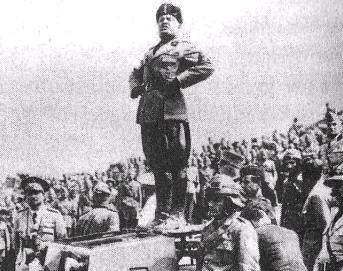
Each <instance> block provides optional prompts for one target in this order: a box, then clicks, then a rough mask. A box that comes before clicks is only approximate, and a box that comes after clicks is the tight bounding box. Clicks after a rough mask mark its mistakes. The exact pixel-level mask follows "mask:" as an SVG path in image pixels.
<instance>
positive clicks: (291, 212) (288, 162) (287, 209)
mask: <svg viewBox="0 0 343 271" xmlns="http://www.w3.org/2000/svg"><path fill="white" fill-rule="evenodd" d="M283 163H284V166H285V168H286V174H287V178H286V180H285V182H284V186H283V196H282V199H283V201H282V208H281V226H283V227H285V228H288V229H291V230H294V231H295V232H296V233H297V234H298V235H299V240H300V244H301V243H302V237H303V231H304V227H303V222H302V208H303V206H304V203H305V200H306V198H305V195H304V192H303V189H304V188H303V180H302V175H301V155H300V152H299V151H298V150H295V149H290V150H288V152H287V153H286V154H285V156H284V159H283Z"/></svg>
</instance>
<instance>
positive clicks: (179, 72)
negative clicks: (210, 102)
mask: <svg viewBox="0 0 343 271" xmlns="http://www.w3.org/2000/svg"><path fill="white" fill-rule="evenodd" d="M212 73H213V67H212V64H211V62H210V60H209V59H208V58H207V57H206V56H205V55H204V54H203V53H202V52H201V51H199V50H198V49H197V48H196V47H195V46H194V45H193V44H191V43H190V42H188V41H186V40H182V39H179V38H175V39H173V40H171V41H169V42H167V43H165V44H162V43H160V44H158V45H157V46H155V47H153V48H151V49H150V50H149V51H148V52H147V54H146V55H145V57H144V60H143V61H142V62H141V64H140V66H139V67H138V68H137V69H134V71H133V72H132V74H131V76H130V79H129V82H130V88H131V97H132V98H137V97H138V96H139V95H141V98H140V101H139V106H138V111H137V123H139V124H140V125H141V135H142V145H143V151H144V154H145V156H146V159H147V163H148V164H149V166H150V167H151V169H152V170H153V172H154V175H155V180H156V196H157V209H158V210H157V211H158V213H159V212H167V213H168V212H169V211H170V209H171V208H172V201H173V193H174V192H175V191H174V190H175V189H174V187H173V183H174V181H175V180H176V179H177V176H178V174H179V172H180V171H181V170H182V168H184V167H186V166H187V161H188V158H189V155H190V131H189V125H188V117H187V110H186V102H185V99H184V96H183V94H182V92H181V89H184V88H187V87H189V86H192V85H194V84H196V83H198V82H200V81H202V80H205V79H206V78H208V77H209V76H210V75H211V74H212ZM175 79H177V81H178V82H179V87H177V89H173V90H171V89H168V88H166V85H167V83H168V82H170V81H172V80H175ZM142 85H144V92H143V93H135V91H134V90H135V88H137V87H139V86H142Z"/></svg>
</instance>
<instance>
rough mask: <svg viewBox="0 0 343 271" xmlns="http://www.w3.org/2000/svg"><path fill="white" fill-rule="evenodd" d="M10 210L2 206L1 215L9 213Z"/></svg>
mask: <svg viewBox="0 0 343 271" xmlns="http://www.w3.org/2000/svg"><path fill="white" fill-rule="evenodd" d="M9 214H10V211H9V210H8V209H7V208H0V215H9Z"/></svg>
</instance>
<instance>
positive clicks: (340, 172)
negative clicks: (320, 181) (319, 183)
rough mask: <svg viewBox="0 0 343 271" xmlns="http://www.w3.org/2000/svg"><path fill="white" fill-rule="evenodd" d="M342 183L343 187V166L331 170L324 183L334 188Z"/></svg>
mask: <svg viewBox="0 0 343 271" xmlns="http://www.w3.org/2000/svg"><path fill="white" fill-rule="evenodd" d="M337 183H340V184H341V185H343V165H340V166H337V167H333V168H330V169H329V172H328V177H327V178H326V179H325V181H324V185H326V186H329V187H332V186H334V185H335V184H337Z"/></svg>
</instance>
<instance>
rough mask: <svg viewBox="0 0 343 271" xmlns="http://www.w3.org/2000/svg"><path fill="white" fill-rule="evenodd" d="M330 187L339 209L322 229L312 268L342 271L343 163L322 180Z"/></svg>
mask: <svg viewBox="0 0 343 271" xmlns="http://www.w3.org/2000/svg"><path fill="white" fill-rule="evenodd" d="M324 185H326V186H328V187H331V189H332V192H331V195H332V196H333V197H335V199H336V200H337V202H338V204H339V211H338V212H337V214H336V215H335V217H334V218H333V220H332V221H331V223H330V225H329V226H328V227H327V228H326V230H325V231H324V238H323V247H322V250H321V252H320V254H319V256H318V259H317V263H316V265H315V268H314V270H325V271H342V270H343V239H342V235H343V216H342V215H343V164H341V165H340V166H339V167H337V168H336V169H335V170H334V171H331V172H329V176H328V177H327V178H326V180H325V181H324Z"/></svg>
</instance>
